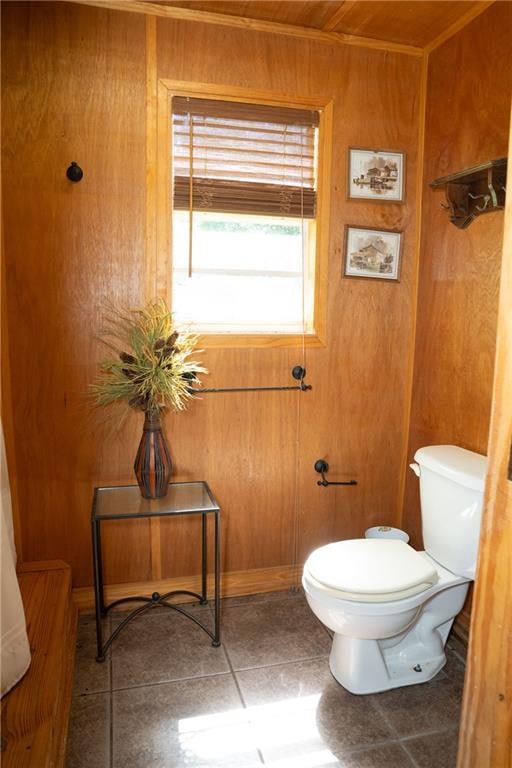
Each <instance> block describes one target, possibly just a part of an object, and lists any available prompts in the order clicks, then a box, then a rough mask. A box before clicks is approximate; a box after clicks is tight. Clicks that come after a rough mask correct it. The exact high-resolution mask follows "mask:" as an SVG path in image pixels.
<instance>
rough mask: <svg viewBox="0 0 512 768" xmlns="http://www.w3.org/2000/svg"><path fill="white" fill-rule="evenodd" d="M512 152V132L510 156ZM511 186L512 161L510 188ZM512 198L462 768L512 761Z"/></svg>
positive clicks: (492, 767) (499, 766)
mask: <svg viewBox="0 0 512 768" xmlns="http://www.w3.org/2000/svg"><path fill="white" fill-rule="evenodd" d="M511 150H512V130H511V132H510V140H509V155H510V152H511ZM511 183H512V168H510V166H509V170H508V180H507V186H508V188H510V184H511ZM511 371H512V198H511V197H509V198H508V200H507V207H506V211H505V237H504V241H503V259H502V276H501V289H500V306H499V317H498V342H497V349H496V373H495V377H494V390H493V412H492V420H491V434H490V441H489V471H488V475H487V482H486V493H485V511H484V518H483V521H482V540H481V543H480V553H479V561H478V571H477V578H476V584H475V598H474V609H473V616H472V621H471V636H470V638H471V639H470V646H469V651H468V669H467V673H466V685H465V688H464V701H463V708H462V719H461V728H460V736H459V754H458V762H457V766H458V768H510V765H511V761H512V706H511V700H512V642H511V640H512V562H511V558H510V553H511V552H512V478H511V465H510V461H511V456H512V454H511V449H512V379H511V376H510V374H511Z"/></svg>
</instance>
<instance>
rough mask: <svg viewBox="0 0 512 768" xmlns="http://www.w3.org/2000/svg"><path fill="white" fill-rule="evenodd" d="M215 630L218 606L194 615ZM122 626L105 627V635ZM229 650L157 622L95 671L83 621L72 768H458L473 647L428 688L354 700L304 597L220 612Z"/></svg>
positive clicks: (455, 647)
mask: <svg viewBox="0 0 512 768" xmlns="http://www.w3.org/2000/svg"><path fill="white" fill-rule="evenodd" d="M188 608H189V609H190V610H192V611H195V613H196V614H197V615H198V616H201V618H202V619H205V617H206V619H208V620H210V621H211V618H212V617H211V613H210V608H209V607H208V606H196V607H192V606H188ZM116 621H119V618H118V617H115V616H114V617H112V618H110V619H107V620H106V629H110V628H111V626H114V625H115V623H116ZM222 633H223V636H222V640H223V643H222V646H221V647H220V648H213V647H212V646H211V642H210V640H209V638H208V637H207V636H206V635H205V634H204V632H202V631H201V630H200V629H199V628H198V627H197V626H196V625H195V624H194V623H193V622H191V621H189V620H188V619H185V618H184V617H183V616H181V615H180V614H179V613H177V612H176V611H169V610H165V609H153V610H152V611H150V612H148V613H146V614H145V615H143V616H142V617H140V618H137V619H135V620H134V621H133V622H132V623H131V624H130V625H128V627H126V628H125V629H124V630H123V632H122V633H121V634H120V635H119V637H118V638H117V639H116V641H115V642H114V644H113V647H112V651H111V653H110V654H109V655H108V658H107V661H106V662H105V663H104V664H97V663H96V661H95V653H96V649H95V629H94V617H93V616H91V615H83V616H82V617H81V618H80V624H79V637H78V647H77V659H76V669H75V683H74V692H73V694H74V695H73V705H72V710H71V720H70V730H69V744H68V756H67V764H66V765H67V768H184V767H185V766H187V768H199V766H201V767H206V766H208V768H227V767H228V766H229V767H230V768H257V766H262V765H265V766H272V767H273V768H334V767H335V766H343V768H388V767H390V768H454V766H455V756H456V750H457V729H458V721H459V713H460V703H461V694H462V686H463V678H464V658H463V651H464V647H463V646H462V645H461V644H459V643H458V642H457V640H456V639H455V638H454V639H452V640H450V641H449V643H448V663H447V665H446V667H445V668H444V669H443V670H442V671H441V672H440V673H439V674H438V675H437V677H436V678H435V679H434V680H432V681H431V682H430V683H425V684H423V685H417V686H412V687H408V688H398V689H395V690H394V691H388V692H385V693H379V694H375V695H371V696H354V695H352V694H350V693H348V692H347V691H345V690H344V689H343V688H342V687H341V686H340V685H338V683H336V681H335V680H334V679H333V678H332V676H331V674H330V672H329V667H328V663H327V658H328V654H329V650H330V644H331V642H330V637H329V635H328V633H327V631H326V630H325V629H324V627H323V626H322V625H321V624H320V623H319V622H318V621H317V620H316V618H315V617H314V616H313V614H312V613H311V611H310V610H309V608H308V606H307V604H306V602H305V600H304V598H303V596H302V595H301V594H297V593H273V594H268V595H254V596H251V597H245V598H232V599H227V600H224V601H223V605H222Z"/></svg>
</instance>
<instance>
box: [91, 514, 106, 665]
mask: <svg viewBox="0 0 512 768" xmlns="http://www.w3.org/2000/svg"><path fill="white" fill-rule="evenodd" d="M92 559H93V567H94V605H95V611H96V648H97V656H96V661H105V656H104V652H103V635H102V627H101V617H102V616H103V614H104V612H105V606H104V602H103V573H102V564H101V537H100V522H99V520H92Z"/></svg>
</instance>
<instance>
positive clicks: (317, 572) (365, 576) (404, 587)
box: [305, 539, 438, 602]
mask: <svg viewBox="0 0 512 768" xmlns="http://www.w3.org/2000/svg"><path fill="white" fill-rule="evenodd" d="M305 569H306V570H307V571H308V573H309V574H310V575H311V576H312V577H313V578H314V579H315V581H316V582H318V583H319V584H321V585H323V586H324V587H327V588H329V589H331V590H335V591H336V592H337V593H343V594H340V595H339V596H340V597H342V598H344V599H348V600H360V601H366V602H370V601H384V600H397V599H401V598H402V597H408V596H411V595H414V594H418V593H419V592H423V591H424V590H426V589H428V588H429V587H431V586H432V585H433V584H435V583H436V582H437V579H438V574H437V570H436V568H435V566H434V564H433V563H431V562H429V561H428V560H426V559H425V558H423V557H422V556H421V555H420V554H418V552H416V551H415V550H414V549H413V548H412V547H410V546H409V545H408V544H406V543H405V542H404V541H400V540H397V539H350V540H348V541H337V542H334V543H333V544H327V545H326V546H325V547H320V548H319V549H316V550H315V551H314V552H313V553H312V554H311V555H310V556H309V558H308V560H307V562H306V565H305Z"/></svg>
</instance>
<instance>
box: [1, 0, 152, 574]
mask: <svg viewBox="0 0 512 768" xmlns="http://www.w3.org/2000/svg"><path fill="white" fill-rule="evenodd" d="M2 35H3V45H2V92H3V109H2V132H3V158H2V160H3V163H2V165H3V168H2V170H3V183H4V203H5V204H4V236H5V243H6V249H5V258H6V288H7V313H8V323H9V331H10V339H9V341H10V349H9V352H10V367H11V376H12V391H13V395H14V398H13V401H14V441H15V449H16V464H17V471H18V486H19V505H20V514H21V516H22V534H23V556H24V558H25V559H26V560H43V559H50V552H52V553H54V554H53V555H51V557H52V558H53V557H55V558H62V559H63V560H65V561H67V562H69V563H71V564H72V566H73V573H74V577H75V580H76V582H77V583H87V582H88V581H90V578H91V568H90V526H89V515H90V504H91V493H92V488H93V486H94V485H95V484H96V483H97V482H100V481H109V482H112V481H114V482H115V481H116V480H119V479H121V478H122V477H124V478H125V479H127V476H128V477H129V476H130V464H129V462H128V461H127V456H126V451H125V448H124V446H123V439H124V440H125V441H127V440H129V441H130V442H131V441H134V440H135V439H136V438H135V434H136V433H134V432H133V427H132V425H131V424H128V425H127V427H126V430H125V433H124V436H114V437H109V436H108V435H107V433H106V432H105V431H102V430H98V429H96V428H95V427H94V424H93V423H92V420H91V416H90V412H89V409H88V406H87V396H86V393H87V387H88V384H89V383H90V382H91V380H92V377H93V375H94V371H95V368H96V361H97V358H98V353H99V350H98V345H97V343H96V342H95V339H94V334H95V333H96V332H97V331H98V322H99V313H100V308H101V305H102V302H105V301H107V300H112V299H114V300H121V301H123V300H124V301H130V302H138V301H140V300H141V299H142V297H143V294H144V278H145V276H144V216H145V211H144V194H145V192H144V190H145V159H144V151H145V149H144V148H145V75H144V48H145V44H144V18H143V17H142V16H133V15H131V14H127V15H125V14H123V13H117V12H109V11H105V12H101V13H100V18H99V17H98V11H97V10H95V9H91V8H86V7H81V6H70V5H68V4H66V3H55V4H54V3H19V4H18V3H9V4H5V5H4V6H3V7H2ZM71 160H76V161H77V162H78V163H79V164H80V166H81V167H82V168H83V170H84V178H83V180H82V181H81V182H80V183H78V184H72V183H71V182H69V181H68V180H67V179H66V175H65V174H66V168H67V167H68V165H69V163H70V161H71ZM136 529H137V526H131V527H128V526H125V525H124V524H123V525H120V526H118V527H117V529H116V533H113V532H112V533H107V534H106V536H105V544H106V546H107V549H108V552H109V557H108V561H109V565H108V567H107V568H108V570H109V571H111V570H113V571H115V570H116V568H117V573H119V571H120V570H122V571H123V572H124V573H126V574H128V573H131V575H132V578H137V577H139V576H140V575H141V574H142V573H147V575H148V576H149V572H148V570H147V558H148V554H147V548H146V547H144V546H140V547H138V548H137V550H136V552H135V553H134V552H129V546H128V545H129V544H130V542H134V543H135V542H136V541H138V540H140V541H141V542H144V540H145V537H146V536H147V533H146V532H145V531H144V530H141V531H140V532H139V531H137V530H136Z"/></svg>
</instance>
